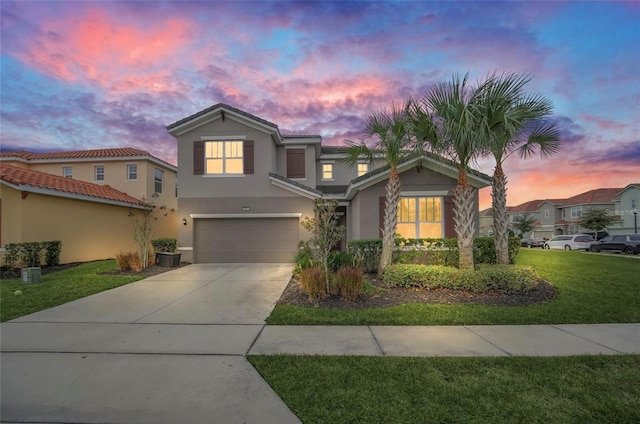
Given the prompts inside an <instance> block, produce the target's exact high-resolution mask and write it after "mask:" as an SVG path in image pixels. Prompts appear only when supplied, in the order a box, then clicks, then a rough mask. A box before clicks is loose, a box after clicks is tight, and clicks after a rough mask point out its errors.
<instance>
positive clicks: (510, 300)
mask: <svg viewBox="0 0 640 424" xmlns="http://www.w3.org/2000/svg"><path fill="white" fill-rule="evenodd" d="M369 280H370V281H371V282H372V283H373V285H374V287H375V290H374V293H373V294H371V295H369V296H366V295H364V294H361V295H360V296H359V297H358V299H356V300H355V301H354V302H349V301H347V300H343V299H342V298H340V297H338V296H329V297H326V298H324V299H322V300H319V301H313V300H310V299H309V296H308V295H307V293H306V292H305V291H304V289H303V288H302V287H301V286H300V282H299V281H298V279H297V277H292V278H291V280H290V281H289V284H288V285H287V287H286V288H285V290H284V292H283V293H282V296H281V297H280V299H279V300H278V302H277V304H278V305H297V306H307V307H320V308H327V309H367V308H386V307H389V306H396V305H404V304H407V303H442V304H448V305H454V304H477V305H488V306H524V305H531V304H535V303H540V302H546V301H548V300H551V299H553V298H554V297H555V294H556V291H555V288H554V287H553V286H552V285H551V284H549V283H548V282H547V281H544V280H540V281H539V282H538V285H537V286H536V287H534V288H533V289H531V290H529V291H527V292H524V293H518V294H503V293H496V292H488V293H474V292H470V291H466V290H451V289H432V290H429V289H422V288H403V287H402V288H401V287H385V286H384V284H383V283H382V281H380V280H378V279H377V278H375V276H369Z"/></svg>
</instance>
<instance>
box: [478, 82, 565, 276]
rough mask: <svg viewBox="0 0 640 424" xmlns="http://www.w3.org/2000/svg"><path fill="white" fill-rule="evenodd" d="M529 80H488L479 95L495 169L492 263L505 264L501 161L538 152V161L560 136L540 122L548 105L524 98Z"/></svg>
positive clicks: (552, 150) (504, 187) (504, 188)
mask: <svg viewBox="0 0 640 424" xmlns="http://www.w3.org/2000/svg"><path fill="white" fill-rule="evenodd" d="M530 80H531V77H529V76H528V75H519V74H507V75H501V76H495V75H494V76H492V77H490V78H489V81H490V83H489V84H488V85H487V86H486V87H485V90H483V92H482V93H481V94H482V100H481V103H482V111H483V112H482V114H483V116H484V119H485V120H486V122H485V125H484V128H485V137H484V138H483V139H484V141H485V142H486V145H485V147H486V149H487V151H488V153H490V154H491V155H492V156H493V157H494V159H495V161H496V166H495V170H494V172H493V178H492V180H491V189H492V192H491V199H492V208H493V227H494V239H495V243H496V261H497V262H498V263H499V264H508V263H509V233H508V231H509V230H508V227H507V226H508V223H507V177H506V175H505V173H504V170H503V164H504V161H505V160H506V159H507V158H508V157H509V156H511V154H512V153H516V152H517V153H518V154H519V156H520V158H522V159H526V158H528V157H531V156H532V155H533V154H535V152H536V150H537V149H539V150H540V154H541V156H542V157H546V156H550V155H553V154H554V153H556V152H557V151H558V150H559V148H560V142H559V140H560V133H559V131H558V129H557V128H556V127H555V125H553V124H549V123H545V122H544V119H545V118H547V117H548V116H549V115H550V114H551V110H552V107H553V106H552V103H551V102H550V101H549V100H547V99H545V98H544V97H541V96H537V95H526V94H525V93H524V88H525V86H526V85H527V83H528V82H529V81H530Z"/></svg>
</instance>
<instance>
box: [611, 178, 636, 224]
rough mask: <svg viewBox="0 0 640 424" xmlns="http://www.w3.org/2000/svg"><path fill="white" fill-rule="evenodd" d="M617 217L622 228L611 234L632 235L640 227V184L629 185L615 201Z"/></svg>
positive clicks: (618, 194) (620, 192) (617, 195)
mask: <svg viewBox="0 0 640 424" xmlns="http://www.w3.org/2000/svg"><path fill="white" fill-rule="evenodd" d="M613 203H614V211H613V213H614V214H615V216H617V217H619V218H620V226H617V227H615V228H614V230H613V231H612V232H611V234H632V233H635V232H638V231H639V230H638V227H639V226H640V216H639V214H640V183H633V184H629V185H628V186H626V187H625V188H623V189H622V190H620V191H619V192H618V193H617V194H616V197H615V198H614V199H613Z"/></svg>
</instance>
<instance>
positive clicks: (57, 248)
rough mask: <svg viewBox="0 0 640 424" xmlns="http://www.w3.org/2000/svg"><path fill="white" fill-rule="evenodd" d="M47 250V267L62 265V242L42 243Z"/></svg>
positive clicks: (45, 261)
mask: <svg viewBox="0 0 640 424" xmlns="http://www.w3.org/2000/svg"><path fill="white" fill-rule="evenodd" d="M42 244H43V246H44V250H45V256H44V263H45V264H46V265H47V266H55V265H60V252H61V251H62V242H61V241H60V240H53V241H45V242H43V243H42Z"/></svg>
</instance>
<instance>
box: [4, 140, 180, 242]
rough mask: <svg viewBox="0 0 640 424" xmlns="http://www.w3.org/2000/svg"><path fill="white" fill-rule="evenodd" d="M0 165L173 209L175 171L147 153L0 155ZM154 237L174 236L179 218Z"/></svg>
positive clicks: (162, 225) (169, 221)
mask: <svg viewBox="0 0 640 424" xmlns="http://www.w3.org/2000/svg"><path fill="white" fill-rule="evenodd" d="M0 160H1V161H2V163H5V164H9V165H13V166H18V167H22V168H25V169H30V170H33V171H40V172H44V173H47V174H52V175H57V176H60V177H64V178H70V179H73V180H80V181H86V182H90V183H93V184H96V185H100V186H109V187H111V188H114V189H116V190H118V191H121V192H124V193H127V194H128V195H130V196H132V197H135V198H136V199H140V200H143V199H144V200H146V201H149V202H152V203H153V204H155V205H156V206H165V207H166V208H167V209H173V210H175V209H176V208H177V206H178V201H177V195H176V187H177V186H176V184H177V171H178V170H177V168H176V167H175V166H173V165H171V164H170V163H167V162H165V161H163V160H161V159H158V158H157V157H155V156H152V155H151V154H149V153H148V152H145V151H143V150H138V149H133V148H126V147H125V148H112V149H94V150H79V151H68V152H53V153H30V152H24V151H18V152H2V153H0ZM157 227H158V228H157V231H156V235H157V236H159V237H160V236H162V237H176V233H177V227H178V218H177V214H173V216H172V217H170V218H169V219H166V220H163V221H162V222H158V225H157Z"/></svg>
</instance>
